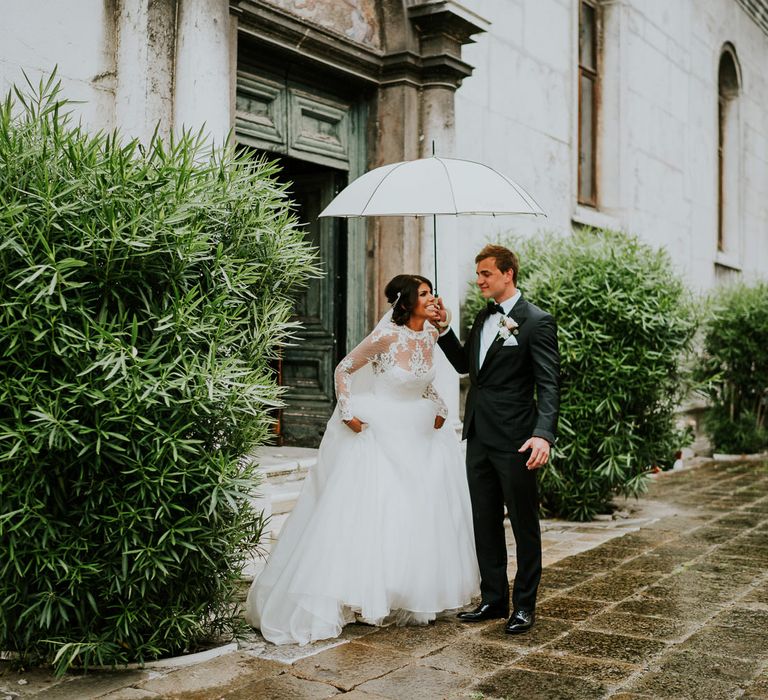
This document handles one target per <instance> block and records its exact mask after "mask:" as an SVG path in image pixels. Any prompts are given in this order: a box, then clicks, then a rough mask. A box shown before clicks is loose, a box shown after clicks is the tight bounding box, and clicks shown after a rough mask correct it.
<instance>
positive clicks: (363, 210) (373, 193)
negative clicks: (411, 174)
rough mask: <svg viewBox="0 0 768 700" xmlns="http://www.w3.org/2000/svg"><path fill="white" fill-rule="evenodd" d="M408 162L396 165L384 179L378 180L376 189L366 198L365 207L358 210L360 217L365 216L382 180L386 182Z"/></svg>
mask: <svg viewBox="0 0 768 700" xmlns="http://www.w3.org/2000/svg"><path fill="white" fill-rule="evenodd" d="M409 162H410V161H407V160H404V161H403V162H402V163H398V164H397V165H396V166H395V167H394V168H392V170H390V171H389V172H388V173H387V174H386V175H384V177H383V178H381V180H379V182H378V184H377V185H376V187H374V188H373V191H372V192H371V196H370V197H368V200H367V201H366V203H365V206H363V208H362V209H360V216H365V210H366V209H367V208H368V205H369V204H370V203H371V200H372V199H373V196H374V195H375V194H376V192H378V190H379V187H381V186H382V184H383V183H384V180H386V179H387V178H388V177H389V176H390V175H391V174H392V173H393V172H395V170H397V169H398V168H399V167H401V166H403V165H405V164H406V163H409Z"/></svg>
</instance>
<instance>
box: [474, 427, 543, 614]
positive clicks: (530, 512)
mask: <svg viewBox="0 0 768 700" xmlns="http://www.w3.org/2000/svg"><path fill="white" fill-rule="evenodd" d="M530 455H531V452H530V450H529V451H526V452H517V451H511V452H506V451H505V452H499V451H497V450H491V449H489V448H488V447H486V446H485V445H484V444H483V443H482V442H480V440H478V439H477V437H475V436H470V438H469V440H467V481H468V482H469V495H470V498H471V500H472V522H473V525H474V528H475V547H476V549H477V561H478V565H479V567H480V593H481V595H482V602H483V603H489V604H491V605H499V606H503V607H506V606H507V605H508V604H509V581H508V579H507V543H506V538H505V536H504V505H505V504H506V506H507V512H508V513H509V521H510V523H511V524H512V532H513V533H514V535H515V546H516V554H517V573H516V574H515V582H514V586H513V588H512V607H513V608H514V609H515V610H518V609H520V610H528V611H533V610H534V609H535V608H536V591H537V589H538V587H539V581H540V580H541V529H540V527H539V495H538V487H537V483H536V471H537V470H535V469H534V470H529V469H528V468H527V467H526V466H525V463H526V461H528V458H529V457H530Z"/></svg>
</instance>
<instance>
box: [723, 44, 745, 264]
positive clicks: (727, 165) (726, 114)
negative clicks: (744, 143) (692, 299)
mask: <svg viewBox="0 0 768 700" xmlns="http://www.w3.org/2000/svg"><path fill="white" fill-rule="evenodd" d="M740 87H741V80H740V71H739V64H738V60H737V58H736V49H734V47H733V46H732V45H731V44H726V45H725V46H724V47H723V50H722V53H721V54H720V65H719V67H718V71H717V92H718V109H717V123H718V140H717V250H718V253H726V254H729V258H731V260H738V255H739V250H738V246H739V208H740V207H739V199H740V189H741V187H740V185H741V183H740V178H739V172H740V150H741V148H740V138H739V92H740Z"/></svg>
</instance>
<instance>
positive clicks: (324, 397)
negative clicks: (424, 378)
mask: <svg viewBox="0 0 768 700" xmlns="http://www.w3.org/2000/svg"><path fill="white" fill-rule="evenodd" d="M267 156H268V157H270V158H273V157H274V154H267ZM278 160H279V162H280V165H281V167H282V172H281V175H280V179H281V180H283V181H285V182H288V183H290V184H289V192H290V197H291V200H292V201H293V202H294V210H295V211H296V214H297V216H298V218H299V221H300V222H301V223H302V225H303V227H304V230H305V231H306V236H307V238H308V239H309V241H310V242H311V243H312V245H314V246H315V247H316V248H317V250H318V254H319V257H320V263H321V266H322V269H323V276H322V277H321V278H319V279H313V280H310V282H309V286H308V287H307V288H306V289H305V290H303V291H302V292H301V293H300V294H299V295H298V297H297V299H296V318H297V319H298V320H299V321H300V322H301V324H302V330H301V332H300V334H299V340H298V341H297V342H296V343H295V344H294V345H292V346H290V347H287V348H286V349H285V351H284V353H283V357H282V359H281V362H280V368H279V369H280V383H281V385H283V386H285V387H286V393H285V396H284V399H285V402H286V406H285V408H283V409H282V410H281V411H280V412H279V423H278V426H277V434H278V441H279V444H287V445H296V446H301V447H317V446H318V445H319V444H320V438H321V437H322V435H323V432H324V430H325V425H326V423H327V421H328V419H329V418H330V416H331V413H332V412H333V408H334V405H335V401H336V399H335V392H334V385H333V370H334V368H335V367H336V364H337V363H338V362H339V360H341V358H342V357H343V356H344V354H345V350H346V337H345V326H346V324H345V309H346V289H345V278H346V275H345V274H344V272H345V270H346V265H347V262H346V245H345V236H344V235H343V231H342V228H343V226H344V222H343V221H341V220H339V219H318V215H319V214H320V212H321V211H322V210H323V209H324V208H325V207H326V205H327V204H328V203H329V202H330V201H331V200H332V199H333V197H334V195H335V193H336V192H337V191H339V189H341V188H342V187H343V186H344V185H345V184H346V180H347V176H346V173H345V172H343V171H340V170H336V169H335V168H330V167H326V166H322V165H317V164H315V163H309V162H306V161H302V160H298V159H295V158H289V157H286V156H282V157H279V158H278Z"/></svg>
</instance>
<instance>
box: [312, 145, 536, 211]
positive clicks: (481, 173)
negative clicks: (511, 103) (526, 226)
mask: <svg viewBox="0 0 768 700" xmlns="http://www.w3.org/2000/svg"><path fill="white" fill-rule="evenodd" d="M440 214H449V215H450V214H454V215H456V214H488V215H497V214H531V215H533V216H545V214H544V212H543V211H542V209H541V207H540V206H539V205H538V204H537V203H536V201H535V200H534V199H533V197H531V195H529V194H528V193H527V192H526V191H525V190H524V189H523V188H522V187H520V185H518V184H517V183H516V182H514V181H513V180H511V179H510V178H508V177H507V176H506V175H503V174H501V173H500V172H498V171H497V170H494V169H493V168H491V167H489V166H487V165H483V164H482V163H476V162H474V161H471V160H458V159H456V158H440V157H437V156H432V157H430V158H420V159H418V160H409V161H404V162H402V163H391V164H390V165H383V166H381V167H380V168H376V169H374V170H371V171H369V172H367V173H365V174H364V175H361V176H360V177H359V178H357V180H355V181H354V182H352V183H351V184H349V185H348V186H347V187H345V188H344V189H343V190H342V191H341V192H340V193H339V194H338V195H337V196H336V198H335V199H334V200H333V201H332V202H331V203H330V204H329V205H328V206H327V207H326V208H325V209H324V210H323V212H322V213H321V214H320V216H339V217H352V216H432V215H440Z"/></svg>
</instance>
